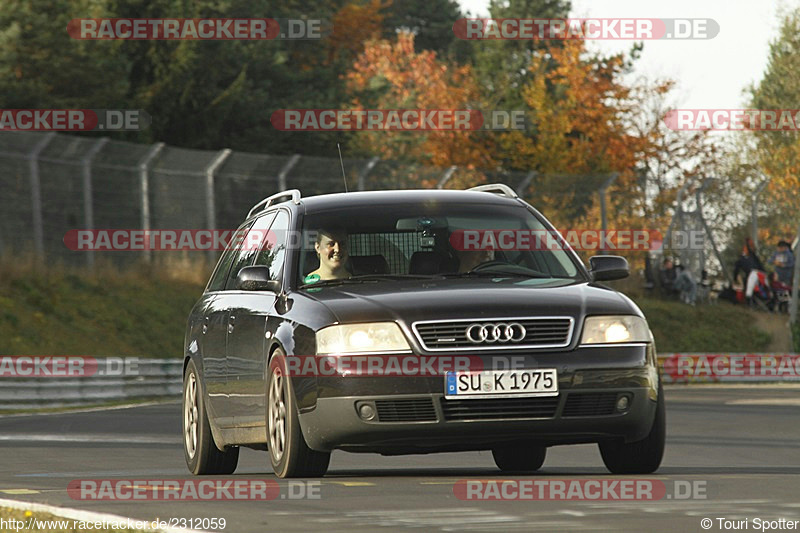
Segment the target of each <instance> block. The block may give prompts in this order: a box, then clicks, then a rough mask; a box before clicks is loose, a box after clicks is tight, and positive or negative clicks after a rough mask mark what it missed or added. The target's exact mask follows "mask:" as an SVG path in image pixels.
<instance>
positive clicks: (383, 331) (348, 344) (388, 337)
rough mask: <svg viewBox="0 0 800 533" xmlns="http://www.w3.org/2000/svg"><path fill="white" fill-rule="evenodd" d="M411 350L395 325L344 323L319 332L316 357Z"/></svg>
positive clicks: (386, 323)
mask: <svg viewBox="0 0 800 533" xmlns="http://www.w3.org/2000/svg"><path fill="white" fill-rule="evenodd" d="M408 351H411V347H410V346H409V345H408V341H406V338H405V335H403V332H402V330H401V329H400V326H398V325H397V324H395V323H394V322H373V323H370V324H341V325H338V326H329V327H327V328H324V329H321V330H319V331H318V332H317V355H344V354H354V353H380V352H408Z"/></svg>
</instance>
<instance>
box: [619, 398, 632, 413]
mask: <svg viewBox="0 0 800 533" xmlns="http://www.w3.org/2000/svg"><path fill="white" fill-rule="evenodd" d="M629 406H630V399H629V398H628V397H627V396H620V397H619V398H617V411H627V410H628V407H629Z"/></svg>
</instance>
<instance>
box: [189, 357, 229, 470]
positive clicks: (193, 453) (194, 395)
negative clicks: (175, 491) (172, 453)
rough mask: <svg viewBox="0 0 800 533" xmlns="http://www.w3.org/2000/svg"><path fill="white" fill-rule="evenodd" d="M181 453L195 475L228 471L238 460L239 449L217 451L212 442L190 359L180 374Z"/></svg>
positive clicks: (193, 366)
mask: <svg viewBox="0 0 800 533" xmlns="http://www.w3.org/2000/svg"><path fill="white" fill-rule="evenodd" d="M183 455H184V457H185V458H186V465H187V466H188V467H189V471H190V472H191V473H192V474H195V475H202V474H232V473H233V471H234V470H236V465H237V464H238V463H239V448H238V447H235V446H234V447H231V448H228V449H227V450H225V451H221V450H220V449H219V448H217V445H216V444H214V437H212V436H211V425H210V424H209V422H208V415H207V413H206V406H205V403H204V402H203V384H202V380H201V379H200V374H199V373H198V372H197V367H196V366H195V364H194V361H191V360H190V361H189V364H188V365H187V366H186V373H185V374H184V376H183Z"/></svg>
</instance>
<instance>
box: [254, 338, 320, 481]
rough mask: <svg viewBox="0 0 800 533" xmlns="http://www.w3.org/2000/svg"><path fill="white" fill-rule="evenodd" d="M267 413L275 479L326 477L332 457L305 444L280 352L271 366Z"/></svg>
mask: <svg viewBox="0 0 800 533" xmlns="http://www.w3.org/2000/svg"><path fill="white" fill-rule="evenodd" d="M266 411H267V413H266V415H267V449H268V450H269V459H270V463H271V464H272V470H274V471H275V475H276V476H278V477H280V478H291V477H322V476H324V475H325V472H327V471H328V465H329V464H330V460H331V454H330V452H318V451H315V450H312V449H311V448H309V447H308V444H306V439H305V437H303V431H302V430H301V429H300V418H299V416H298V414H297V405H296V404H295V399H294V391H293V390H292V383H291V380H290V379H288V378H287V377H286V355H285V354H284V353H283V351H282V350H281V349H280V348H278V349H277V350H275V352H274V353H273V355H272V358H271V359H270V362H269V370H268V372H267V407H266ZM281 413H282V415H283V421H282V422H280V414H281ZM281 434H282V436H281Z"/></svg>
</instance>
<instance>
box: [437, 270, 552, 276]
mask: <svg viewBox="0 0 800 533" xmlns="http://www.w3.org/2000/svg"><path fill="white" fill-rule="evenodd" d="M442 276H443V277H446V278H496V277H507V278H509V277H517V278H551V277H553V276H549V275H547V274H542V273H541V272H523V271H520V270H505V269H502V268H496V269H495V268H493V269H486V270H478V271H475V270H470V271H469V272H456V273H452V274H442Z"/></svg>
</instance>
